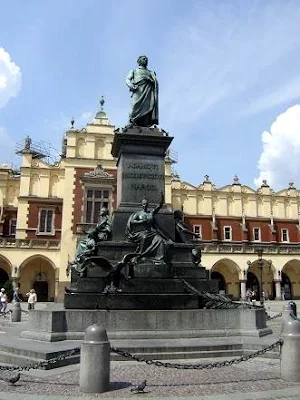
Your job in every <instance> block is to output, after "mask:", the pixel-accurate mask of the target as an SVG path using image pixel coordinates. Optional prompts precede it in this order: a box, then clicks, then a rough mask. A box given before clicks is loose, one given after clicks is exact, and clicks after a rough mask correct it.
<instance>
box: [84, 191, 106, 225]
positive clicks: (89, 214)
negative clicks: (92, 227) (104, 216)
mask: <svg viewBox="0 0 300 400" xmlns="http://www.w3.org/2000/svg"><path fill="white" fill-rule="evenodd" d="M109 196H110V193H109V190H108V189H88V190H87V191H86V205H85V222H86V223H90V224H95V223H97V222H98V221H99V213H100V210H101V208H102V207H106V208H107V209H109Z"/></svg>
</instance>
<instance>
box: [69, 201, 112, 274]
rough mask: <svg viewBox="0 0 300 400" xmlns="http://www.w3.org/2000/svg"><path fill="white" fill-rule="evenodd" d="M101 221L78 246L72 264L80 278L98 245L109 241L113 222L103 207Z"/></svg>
mask: <svg viewBox="0 0 300 400" xmlns="http://www.w3.org/2000/svg"><path fill="white" fill-rule="evenodd" d="M100 217H101V221H100V222H99V223H98V224H97V225H96V226H95V228H94V229H92V230H91V231H90V232H88V234H87V236H86V237H85V238H84V239H83V240H81V241H80V242H79V244H78V246H77V249H76V253H75V259H74V261H73V263H72V264H71V266H72V267H74V268H75V270H76V272H77V273H78V274H79V275H80V276H84V274H85V272H86V268H87V263H86V260H87V258H88V257H91V256H93V255H95V252H96V249H97V243H99V242H101V241H103V240H108V239H109V238H110V234H111V229H112V227H111V220H110V217H109V215H108V210H107V208H105V207H103V208H102V209H101V211H100Z"/></svg>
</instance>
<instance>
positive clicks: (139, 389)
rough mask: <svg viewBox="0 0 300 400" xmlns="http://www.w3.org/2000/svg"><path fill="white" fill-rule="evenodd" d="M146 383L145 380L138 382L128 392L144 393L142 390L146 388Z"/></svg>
mask: <svg viewBox="0 0 300 400" xmlns="http://www.w3.org/2000/svg"><path fill="white" fill-rule="evenodd" d="M146 384H147V381H146V379H145V380H144V381H142V382H140V383H139V384H138V385H137V386H136V387H134V388H131V389H130V391H131V392H136V393H145V392H144V389H145V387H146Z"/></svg>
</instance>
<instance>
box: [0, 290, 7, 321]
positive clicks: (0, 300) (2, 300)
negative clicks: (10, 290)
mask: <svg viewBox="0 0 300 400" xmlns="http://www.w3.org/2000/svg"><path fill="white" fill-rule="evenodd" d="M7 300H8V298H7V294H6V292H5V289H4V288H2V289H1V291H0V312H1V313H2V314H3V315H5V312H6V308H7Z"/></svg>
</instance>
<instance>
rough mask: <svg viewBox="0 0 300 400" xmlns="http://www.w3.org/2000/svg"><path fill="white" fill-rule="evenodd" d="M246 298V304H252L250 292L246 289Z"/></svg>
mask: <svg viewBox="0 0 300 400" xmlns="http://www.w3.org/2000/svg"><path fill="white" fill-rule="evenodd" d="M246 298H247V302H248V303H251V302H252V290H251V289H250V288H248V289H247V292H246Z"/></svg>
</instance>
